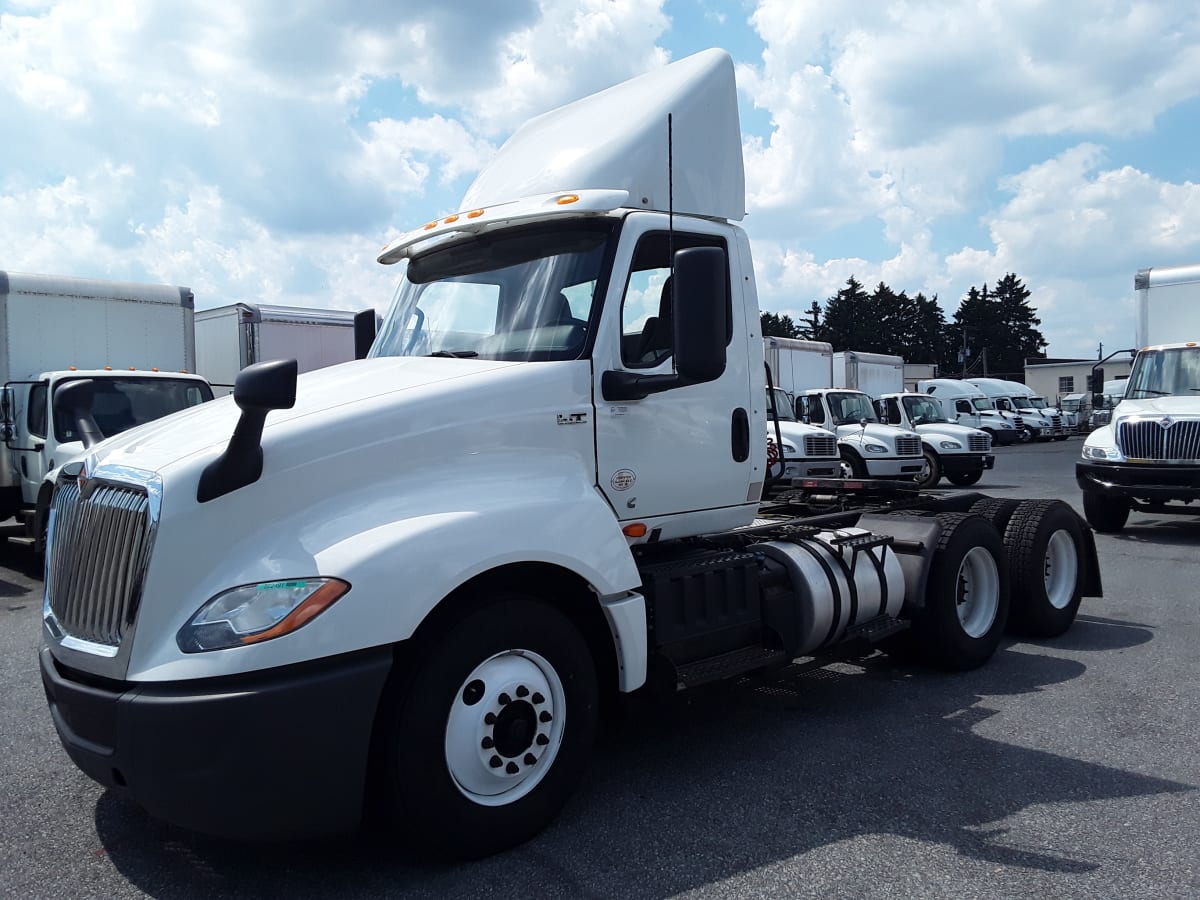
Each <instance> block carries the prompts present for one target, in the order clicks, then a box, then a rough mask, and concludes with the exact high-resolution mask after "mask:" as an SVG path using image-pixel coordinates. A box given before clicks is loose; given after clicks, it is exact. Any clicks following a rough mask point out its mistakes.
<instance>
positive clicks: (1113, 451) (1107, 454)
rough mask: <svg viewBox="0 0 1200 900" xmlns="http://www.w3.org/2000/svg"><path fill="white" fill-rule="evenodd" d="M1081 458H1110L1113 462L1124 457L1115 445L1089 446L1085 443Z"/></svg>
mask: <svg viewBox="0 0 1200 900" xmlns="http://www.w3.org/2000/svg"><path fill="white" fill-rule="evenodd" d="M1083 458H1084V459H1107V460H1112V461H1114V462H1122V461H1123V460H1124V459H1125V457H1124V455H1123V454H1122V453H1121V451H1120V450H1118V449H1117V448H1116V447H1096V446H1090V447H1089V446H1086V445H1085V446H1084V448H1083Z"/></svg>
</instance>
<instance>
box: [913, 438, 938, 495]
mask: <svg viewBox="0 0 1200 900" xmlns="http://www.w3.org/2000/svg"><path fill="white" fill-rule="evenodd" d="M922 455H923V456H924V466H923V467H922V469H921V472H920V474H919V475H917V477H916V478H915V479H914V480H915V481H916V482H917V484H918V485H920V486H921V487H923V488H931V487H934V486H936V485H937V483H938V482H939V481H941V480H942V463H941V460H939V459H938V455H937V454H936V453H934V452H933V451H932V450H930V449H929V448H928V447H926V448H925V449H924V451H923V454H922Z"/></svg>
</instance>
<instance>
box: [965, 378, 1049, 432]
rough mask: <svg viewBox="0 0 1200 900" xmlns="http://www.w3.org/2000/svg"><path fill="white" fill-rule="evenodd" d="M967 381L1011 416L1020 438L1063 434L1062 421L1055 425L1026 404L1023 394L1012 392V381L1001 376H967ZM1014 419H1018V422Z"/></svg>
mask: <svg viewBox="0 0 1200 900" xmlns="http://www.w3.org/2000/svg"><path fill="white" fill-rule="evenodd" d="M967 381H969V382H970V383H971V384H973V385H975V387H977V388H979V390H981V391H983V393H984V394H986V395H987V397H988V399H989V400H991V401H992V402H993V403H994V404H996V409H998V410H999V411H1000V412H1003V413H1010V414H1011V415H1012V416H1013V418H1014V423H1013V424H1015V425H1017V430H1018V435H1019V436H1020V440H1022V441H1024V442H1028V441H1049V440H1052V439H1053V438H1054V437H1055V436H1056V435H1061V434H1063V429H1062V421H1061V420H1059V422H1058V424H1057V425H1056V424H1055V423H1054V421H1053V420H1052V419H1051V418H1050V417H1048V416H1044V415H1042V413H1041V412H1040V411H1039V410H1036V409H1034V408H1033V407H1032V406H1029V405H1027V404H1026V403H1025V402H1024V401H1025V398H1024V396H1020V397H1018V396H1017V395H1016V393H1015V392H1014V390H1013V382H1011V381H1007V380H1005V379H1003V378H968V379H967ZM1016 419H1020V424H1017V422H1016V421H1015V420H1016Z"/></svg>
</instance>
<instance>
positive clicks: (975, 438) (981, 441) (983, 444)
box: [967, 434, 992, 453]
mask: <svg viewBox="0 0 1200 900" xmlns="http://www.w3.org/2000/svg"><path fill="white" fill-rule="evenodd" d="M967 449H968V450H970V451H971V452H972V453H987V452H988V451H989V450H991V449H992V439H991V438H990V437H988V436H987V435H986V434H969V435H967Z"/></svg>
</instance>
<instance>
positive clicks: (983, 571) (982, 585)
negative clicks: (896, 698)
mask: <svg viewBox="0 0 1200 900" xmlns="http://www.w3.org/2000/svg"><path fill="white" fill-rule="evenodd" d="M937 519H938V522H940V523H941V525H942V533H941V536H940V537H939V538H938V543H937V548H936V549H935V550H934V554H933V559H932V560H931V562H930V565H929V577H928V580H927V582H926V588H925V609H924V610H922V611H921V613H920V614H919V615H918V616H917V617H916V618H915V619H914V620H913V632H914V636H915V638H916V641H917V643H918V645H919V647H920V648H921V650H922V652H923V655H924V657H925V658H926V659H927V660H928V661H929V662H931V663H932V664H934V665H936V666H938V667H940V668H943V669H951V670H957V671H963V670H967V669H974V668H977V667H979V666H981V665H983V664H984V663H985V662H987V661H988V660H989V659H990V658H991V657H992V655H993V654H994V653H995V652H996V648H997V647H998V646H999V645H1000V640H1001V639H1002V638H1003V637H1004V627H1005V625H1006V624H1007V622H1008V605H1009V589H1008V566H1007V558H1006V556H1005V552H1004V542H1003V541H1002V539H1001V538H1000V534H999V532H997V531H996V529H995V527H994V526H993V525H992V524H991V523H990V522H988V521H987V520H986V519H984V518H982V517H980V516H975V515H970V514H968V513H943V514H941V515H939V516H938V517H937Z"/></svg>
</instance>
